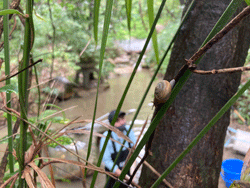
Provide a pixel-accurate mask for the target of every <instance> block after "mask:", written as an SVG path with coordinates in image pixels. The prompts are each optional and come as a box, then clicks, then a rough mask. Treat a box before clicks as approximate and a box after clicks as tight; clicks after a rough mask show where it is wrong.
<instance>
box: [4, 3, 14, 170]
mask: <svg viewBox="0 0 250 188" xmlns="http://www.w3.org/2000/svg"><path fill="white" fill-rule="evenodd" d="M3 8H4V9H8V8H9V2H8V0H4V1H3ZM3 19H4V20H3V27H4V57H5V74H7V75H8V74H10V57H9V15H5V16H4V17H3ZM10 83H11V82H10V79H8V80H6V85H9V84H10ZM10 100H11V93H6V105H7V107H8V108H11V102H10ZM7 125H8V136H9V138H8V146H9V151H10V152H9V167H10V173H13V172H14V158H13V155H12V150H13V138H12V136H11V135H12V119H11V115H10V114H7Z"/></svg>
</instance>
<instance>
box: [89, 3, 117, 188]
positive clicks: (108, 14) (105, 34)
mask: <svg viewBox="0 0 250 188" xmlns="http://www.w3.org/2000/svg"><path fill="white" fill-rule="evenodd" d="M99 5H100V4H99ZM112 7H113V0H107V1H106V11H105V19H104V27H103V33H102V44H101V50H100V60H99V75H98V83H97V92H96V101H95V109H94V115H93V120H92V126H91V134H90V136H89V145H88V153H87V159H86V160H87V161H88V158H89V156H90V153H91V145H92V136H93V129H94V121H95V116H96V110H97V102H98V93H99V85H100V80H101V76H102V65H103V59H104V53H105V48H106V43H107V38H108V31H109V24H110V18H111V12H112ZM98 165H99V166H100V165H101V164H97V166H98ZM97 174H98V172H97V171H96V172H95V173H94V175H93V179H92V182H91V187H94V185H95V181H96V178H97Z"/></svg>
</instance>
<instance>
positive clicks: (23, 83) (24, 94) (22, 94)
mask: <svg viewBox="0 0 250 188" xmlns="http://www.w3.org/2000/svg"><path fill="white" fill-rule="evenodd" d="M32 8H33V1H32V0H27V1H26V14H28V15H29V17H28V18H26V20H25V33H24V49H23V61H22V62H21V63H20V66H19V70H22V69H24V68H25V67H28V66H29V62H30V51H31V43H33V41H32V40H33V39H34V38H32V37H34V30H33V20H32ZM28 79H29V70H25V71H23V72H22V73H20V74H19V75H18V89H19V101H20V109H21V118H22V119H24V120H27V113H28V95H29V92H28V85H29V84H28ZM27 129H28V124H27V123H26V122H25V121H21V122H20V144H19V155H18V156H19V159H18V161H19V187H20V188H22V187H24V186H26V183H25V181H24V180H23V179H22V178H21V175H22V171H23V170H24V155H25V151H26V150H27V148H26V147H27Z"/></svg>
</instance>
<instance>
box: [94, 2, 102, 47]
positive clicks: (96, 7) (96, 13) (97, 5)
mask: <svg viewBox="0 0 250 188" xmlns="http://www.w3.org/2000/svg"><path fill="white" fill-rule="evenodd" d="M100 2H101V0H95V3H94V38H95V43H96V44H97V42H98V22H99V21H98V20H99V11H100Z"/></svg>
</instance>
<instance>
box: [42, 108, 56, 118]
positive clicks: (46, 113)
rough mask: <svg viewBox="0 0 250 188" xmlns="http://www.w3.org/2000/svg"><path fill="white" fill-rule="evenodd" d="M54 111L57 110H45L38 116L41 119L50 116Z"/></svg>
mask: <svg viewBox="0 0 250 188" xmlns="http://www.w3.org/2000/svg"><path fill="white" fill-rule="evenodd" d="M56 112H57V110H45V111H44V112H43V113H41V115H40V118H41V120H42V119H45V118H46V117H48V116H51V115H53V114H54V113H56Z"/></svg>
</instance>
